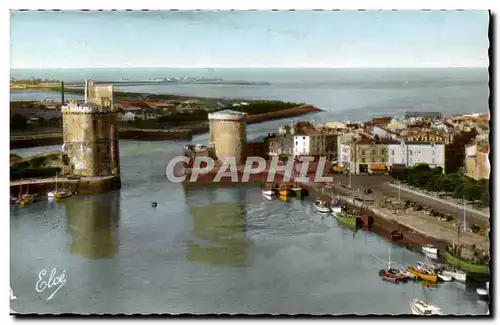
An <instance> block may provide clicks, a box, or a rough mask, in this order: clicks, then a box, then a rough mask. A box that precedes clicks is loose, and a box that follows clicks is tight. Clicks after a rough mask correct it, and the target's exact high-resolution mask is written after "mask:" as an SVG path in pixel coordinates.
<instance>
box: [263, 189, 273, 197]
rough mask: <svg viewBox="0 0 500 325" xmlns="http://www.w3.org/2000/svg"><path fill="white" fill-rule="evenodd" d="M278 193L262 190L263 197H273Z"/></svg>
mask: <svg viewBox="0 0 500 325" xmlns="http://www.w3.org/2000/svg"><path fill="white" fill-rule="evenodd" d="M275 194H276V192H275V191H274V190H262V195H266V196H273V195H275Z"/></svg>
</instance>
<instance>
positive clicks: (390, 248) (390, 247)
mask: <svg viewBox="0 0 500 325" xmlns="http://www.w3.org/2000/svg"><path fill="white" fill-rule="evenodd" d="M391 250H392V245H391V246H389V263H388V264H387V271H389V270H390V269H391Z"/></svg>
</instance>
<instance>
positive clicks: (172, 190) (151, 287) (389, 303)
mask: <svg viewBox="0 0 500 325" xmlns="http://www.w3.org/2000/svg"><path fill="white" fill-rule="evenodd" d="M273 123H275V122H269V123H264V124H261V125H252V126H249V134H250V135H252V134H253V135H257V134H259V133H262V132H263V131H265V130H267V129H268V128H271V127H273ZM195 141H196V142H204V141H206V135H202V136H198V137H197V138H196V139H195ZM182 145H183V143H181V142H135V141H121V142H120V154H121V164H122V166H121V169H122V170H121V171H122V182H123V187H122V189H121V190H120V191H117V192H113V193H108V194H105V195H98V196H84V197H71V198H69V199H67V200H66V201H64V203H60V204H57V203H51V202H48V201H46V200H44V199H41V200H40V201H38V202H36V203H34V204H33V205H31V206H29V207H27V208H24V209H21V208H19V207H17V206H11V216H10V232H11V233H10V237H11V251H10V256H11V265H10V268H11V269H10V274H11V280H10V285H11V287H12V289H13V290H14V292H15V295H16V296H17V298H18V299H16V300H13V301H11V309H14V310H16V311H17V312H18V313H68V312H71V313H84V314H85V313H125V314H130V313H173V314H176V313H195V314H196V313H246V314H262V313H271V314H274V313H276V314H277V313H286V314H297V313H302V314H401V313H402V314H407V313H410V309H409V305H408V301H409V300H410V299H413V298H415V297H418V298H422V299H423V298H425V297H426V296H427V297H428V298H429V299H430V300H431V301H432V302H433V303H435V304H437V305H438V306H440V307H441V308H442V309H443V311H444V312H445V313H450V314H461V315H470V314H474V315H478V314H486V313H487V305H486V303H484V302H482V301H479V300H478V299H477V294H476V292H475V288H471V287H465V286H464V285H462V284H460V283H455V282H450V283H444V284H442V285H439V286H438V288H437V289H431V290H430V291H428V292H427V294H425V292H424V291H423V289H422V287H421V285H419V284H418V283H408V284H402V285H394V284H391V283H387V282H383V281H381V280H380V278H379V276H378V270H379V269H380V268H383V267H386V266H387V262H388V257H389V250H390V247H391V245H392V244H391V243H389V242H386V241H384V240H383V239H382V238H380V237H379V236H377V235H375V234H373V233H369V232H365V231H358V232H357V233H355V234H354V233H353V232H351V231H350V230H348V229H344V228H341V227H339V226H337V224H336V222H335V221H334V220H333V218H331V217H326V218H323V219H322V218H321V217H320V216H319V215H318V214H316V213H314V212H313V210H312V207H311V202H310V201H307V200H305V201H295V200H290V201H289V202H282V201H279V200H275V201H267V200H264V199H263V198H262V196H261V194H260V191H259V190H258V188H255V187H236V188H235V187H233V188H212V189H196V190H194V189H190V190H184V189H183V187H182V186H181V185H179V184H172V183H169V182H168V181H167V180H166V178H165V175H164V171H165V165H166V162H167V161H168V160H169V159H170V158H172V157H173V156H175V155H177V154H178V153H179V151H180V149H181V148H182ZM53 149H56V150H57V149H59V148H58V147H45V148H29V149H21V150H15V151H13V152H15V153H18V154H20V155H27V154H32V153H36V152H40V151H48V150H53ZM152 201H156V202H158V207H156V208H153V207H152V206H151V202H152ZM423 259H424V257H423V256H422V255H420V254H419V253H415V252H411V251H407V250H405V249H404V248H401V247H398V246H392V253H391V260H392V262H393V265H394V266H398V265H402V264H411V263H415V262H416V261H418V260H423ZM53 268H56V269H57V270H56V271H57V275H60V274H61V273H62V272H63V271H64V273H65V276H66V282H65V283H64V285H63V286H62V287H61V288H60V289H59V290H58V291H57V293H56V294H55V295H54V297H53V298H52V299H51V300H48V301H47V300H46V299H47V297H48V296H49V295H50V294H51V293H52V292H53V291H54V288H55V287H53V288H48V289H46V290H42V291H41V292H38V291H37V290H36V285H37V281H38V280H39V272H40V271H42V270H47V272H48V273H50V271H51V270H52V269H53Z"/></svg>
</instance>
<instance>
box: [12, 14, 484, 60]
mask: <svg viewBox="0 0 500 325" xmlns="http://www.w3.org/2000/svg"><path fill="white" fill-rule="evenodd" d="M488 26H489V15H488V12H487V11H288V12H286V11H274V12H273V11H234V12H230V11H224V12H207V11H199V12H193V11H191V12H169V11H162V12H159V11H156V12H126V11H116V12H110V11H107V12H97V11H94V12H81V11H61V12H54V11H45V12H43V11H42V12H36V11H27V12H19V11H16V12H14V11H13V12H11V34H10V35H11V44H10V48H11V68H103V67H107V68H112V67H203V68H210V67H214V68H215V67H217V68H219V67H275V68H280V67H283V68H285V67H331V68H342V67H487V66H488V65H489V59H488V47H489V41H488Z"/></svg>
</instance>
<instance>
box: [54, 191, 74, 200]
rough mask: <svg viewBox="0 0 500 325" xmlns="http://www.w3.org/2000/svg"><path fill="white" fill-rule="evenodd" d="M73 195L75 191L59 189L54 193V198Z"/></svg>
mask: <svg viewBox="0 0 500 325" xmlns="http://www.w3.org/2000/svg"><path fill="white" fill-rule="evenodd" d="M71 195H73V193H71V192H70V191H68V190H58V191H57V192H55V193H54V199H65V198H68V197H70V196H71Z"/></svg>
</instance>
